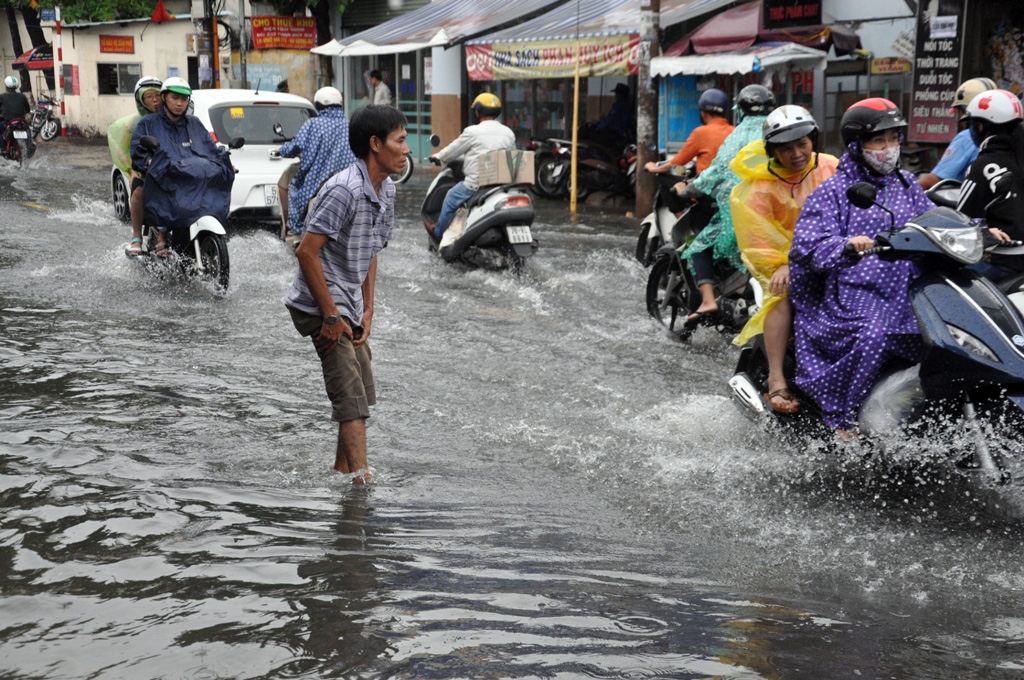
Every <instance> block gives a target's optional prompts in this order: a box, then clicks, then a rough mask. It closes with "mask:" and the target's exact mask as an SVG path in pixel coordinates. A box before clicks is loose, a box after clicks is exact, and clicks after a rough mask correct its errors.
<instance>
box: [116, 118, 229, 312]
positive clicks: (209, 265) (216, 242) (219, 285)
mask: <svg viewBox="0 0 1024 680" xmlns="http://www.w3.org/2000/svg"><path fill="white" fill-rule="evenodd" d="M139 143H140V144H141V145H142V146H143V147H144V148H146V149H149V150H151V151H155V150H157V149H159V148H160V142H159V141H158V140H157V139H156V138H155V137H151V136H148V135H147V136H144V137H142V138H141V139H140V140H139ZM244 144H245V139H244V138H243V137H236V138H234V139H232V140H231V141H230V142H229V143H228V149H230V150H234V149H240V148H241V147H242V146H243V145H244ZM150 181H151V179H150V178H149V176H147V178H146V184H144V185H143V188H142V191H143V195H145V192H146V185H148V184H149V183H150ZM229 195H230V194H229ZM158 226H159V225H154V224H143V225H142V247H141V254H139V255H133V254H132V253H131V252H129V250H128V249H125V255H127V256H128V258H129V259H131V260H135V261H137V262H140V263H142V264H144V265H147V266H150V267H166V266H175V265H176V266H177V267H178V268H179V270H180V271H181V272H182V273H184V274H185V275H186V276H190V277H195V278H197V279H199V280H202V281H206V282H209V283H211V284H212V285H213V286H214V289H215V290H216V292H217V293H218V294H221V295H222V294H224V293H225V292H226V291H227V289H228V278H229V274H230V266H231V265H230V259H229V258H228V242H227V231H226V230H225V229H224V225H223V224H221V222H220V220H218V219H217V218H216V217H214V216H212V215H203V216H202V217H200V218H199V219H197V220H196V221H195V222H193V223H192V224H190V225H189V226H188V228H187V229H172V230H169V231H166V232H165V234H166V238H167V241H168V244H169V246H170V249H171V253H172V254H171V255H169V256H167V257H161V256H160V255H158V254H157V243H158V242H159V239H158V237H157V231H158Z"/></svg>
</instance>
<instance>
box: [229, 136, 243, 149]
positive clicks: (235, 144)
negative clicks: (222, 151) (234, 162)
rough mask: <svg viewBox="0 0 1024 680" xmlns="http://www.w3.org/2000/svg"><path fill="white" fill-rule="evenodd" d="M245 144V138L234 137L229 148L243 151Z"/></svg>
mask: <svg viewBox="0 0 1024 680" xmlns="http://www.w3.org/2000/svg"><path fill="white" fill-rule="evenodd" d="M243 144H245V137H233V138H232V139H231V141H229V142H228V148H229V149H241V148H242V145H243Z"/></svg>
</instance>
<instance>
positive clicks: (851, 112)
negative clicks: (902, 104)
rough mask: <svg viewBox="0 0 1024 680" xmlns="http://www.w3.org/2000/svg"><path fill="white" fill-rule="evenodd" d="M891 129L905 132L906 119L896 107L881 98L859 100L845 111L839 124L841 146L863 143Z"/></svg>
mask: <svg viewBox="0 0 1024 680" xmlns="http://www.w3.org/2000/svg"><path fill="white" fill-rule="evenodd" d="M892 128H901V129H904V130H905V129H906V128H907V119H906V118H904V117H903V114H902V113H900V109H899V107H898V106H896V105H895V104H893V103H892V102H891V101H889V100H888V99H883V98H882V97H872V98H870V99H861V100H860V101H859V102H856V103H855V104H853V105H852V106H851V107H850V108H848V109H846V113H844V114H843V118H842V120H841V121H840V122H839V132H840V134H841V135H842V136H843V144H846V145H847V146H849V145H850V144H852V143H854V142H863V141H865V140H867V139H868V138H870V137H871V136H872V135H874V134H875V133H877V132H881V131H882V130H890V129H892Z"/></svg>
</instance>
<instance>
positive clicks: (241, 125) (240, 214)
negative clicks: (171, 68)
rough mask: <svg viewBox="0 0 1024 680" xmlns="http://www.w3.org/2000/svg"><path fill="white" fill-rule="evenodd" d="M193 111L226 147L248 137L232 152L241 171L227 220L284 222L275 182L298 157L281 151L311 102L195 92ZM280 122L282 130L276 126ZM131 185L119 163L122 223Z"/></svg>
mask: <svg viewBox="0 0 1024 680" xmlns="http://www.w3.org/2000/svg"><path fill="white" fill-rule="evenodd" d="M189 113H191V114H192V115H194V116H195V117H197V118H198V119H199V120H200V121H202V123H203V125H205V126H206V129H207V130H209V131H210V134H211V136H213V139H214V141H216V142H217V143H218V144H220V145H221V146H223V147H225V148H226V147H227V143H228V142H229V141H231V140H232V139H234V138H236V137H244V138H245V145H244V146H243V147H242V148H241V149H236V150H234V151H232V152H231V164H232V165H234V166H235V167H236V168H237V169H238V173H237V174H236V175H235V183H234V185H233V186H232V188H231V212H230V214H229V219H249V220H268V219H273V220H280V215H281V204H280V202H279V201H278V196H277V181H278V180H279V179H280V178H281V174H282V173H283V172H284V171H285V169H286V168H287V167H288V166H290V165H292V164H293V163H298V162H299V159H298V158H281V157H280V156H279V155H277V150H278V149H280V148H281V145H282V144H284V143H285V142H286V141H288V140H289V139H291V138H292V137H294V136H295V133H297V132H298V131H299V128H300V127H302V124H303V123H305V122H306V121H307V120H309V119H310V118H312V117H313V116H315V115H316V109H315V108H313V105H312V104H311V103H310V102H309V100H307V99H305V98H304V97H299V96H297V95H293V94H286V93H282V92H263V91H256V90H193V92H192V101H191V102H190V103H189ZM278 123H279V124H280V126H281V129H280V132H276V131H275V129H274V128H275V125H276V124H278ZM130 184H131V182H130V178H129V177H128V176H127V175H125V174H124V173H123V172H121V171H120V170H119V169H118V168H117V167H116V166H115V167H114V168H113V169H112V170H111V173H110V187H111V192H112V195H113V199H114V212H115V213H116V214H117V217H118V219H120V220H121V221H123V222H129V221H130V220H131V213H130V211H129V207H128V187H129V186H130Z"/></svg>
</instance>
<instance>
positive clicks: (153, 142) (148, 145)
mask: <svg viewBox="0 0 1024 680" xmlns="http://www.w3.org/2000/svg"><path fill="white" fill-rule="evenodd" d="M139 146H141V147H142V148H143V149H146V150H147V151H156V150H157V149H159V148H160V142H158V141H157V139H156V137H153V136H152V135H143V137H142V138H141V139H139Z"/></svg>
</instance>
